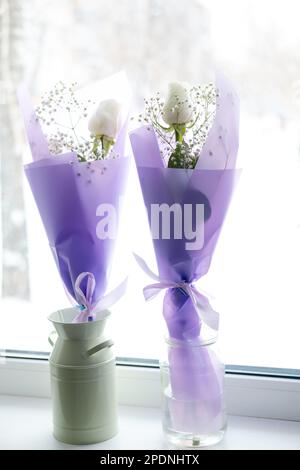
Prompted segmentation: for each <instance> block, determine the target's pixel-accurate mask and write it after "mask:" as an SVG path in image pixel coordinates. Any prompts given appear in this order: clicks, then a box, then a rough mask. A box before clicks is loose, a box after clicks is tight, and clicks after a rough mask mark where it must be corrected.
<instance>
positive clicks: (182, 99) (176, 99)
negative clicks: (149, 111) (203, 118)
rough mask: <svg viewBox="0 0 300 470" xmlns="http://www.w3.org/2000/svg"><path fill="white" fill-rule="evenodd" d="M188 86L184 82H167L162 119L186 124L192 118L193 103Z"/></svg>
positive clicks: (171, 122) (169, 122) (170, 123)
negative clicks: (167, 87)
mask: <svg viewBox="0 0 300 470" xmlns="http://www.w3.org/2000/svg"><path fill="white" fill-rule="evenodd" d="M189 90H190V86H189V84H188V83H184V82H172V83H169V89H168V94H167V98H166V101H165V104H164V106H163V110H162V117H163V120H164V121H165V122H166V123H167V124H169V125H170V126H171V125H172V124H187V123H188V122H190V121H191V120H192V119H193V115H194V111H193V103H192V101H191V97H190V92H189Z"/></svg>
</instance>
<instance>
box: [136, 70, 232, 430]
mask: <svg viewBox="0 0 300 470" xmlns="http://www.w3.org/2000/svg"><path fill="white" fill-rule="evenodd" d="M216 87H217V89H218V94H219V96H218V98H217V108H216V116H215V120H214V123H213V125H212V128H211V130H210V132H209V135H208V137H207V140H206V143H205V145H204V147H203V149H202V152H201V155H200V157H199V160H198V162H197V165H196V168H195V169H194V170H184V169H176V168H175V169H173V168H166V166H165V164H164V161H163V159H162V157H161V154H160V149H159V146H158V141H157V138H156V136H155V133H154V131H153V129H152V128H151V127H150V128H149V126H144V127H141V128H139V129H136V130H135V131H133V132H132V133H131V134H130V140H131V144H132V149H133V153H134V157H135V161H136V166H137V171H138V175H139V180H140V185H141V189H142V193H143V197H144V203H145V206H146V208H147V212H148V218H149V223H150V224H151V205H153V204H163V203H166V204H168V205H169V206H171V205H172V204H174V203H176V204H180V206H181V208H182V214H183V221H182V224H183V225H184V218H185V216H187V217H190V218H191V215H190V214H187V215H185V212H184V205H185V204H191V205H192V206H193V207H195V206H196V204H203V205H204V220H203V219H202V220H201V222H200V223H201V224H202V225H201V226H200V225H199V226H197V227H196V226H195V224H196V223H197V219H196V217H195V215H194V212H192V225H193V229H195V230H197V232H198V231H200V230H201V229H204V231H203V244H202V246H201V247H200V248H199V249H192V250H191V249H189V250H188V249H187V248H186V247H187V245H186V243H187V242H189V241H190V240H189V239H187V238H186V236H185V232H184V230H182V232H183V236H182V237H181V238H180V239H176V238H175V236H174V231H173V232H172V230H171V237H170V239H163V238H162V237H160V238H157V239H153V246H154V250H155V255H156V261H157V266H158V271H159V277H160V279H161V280H164V281H166V280H167V281H172V282H176V283H180V282H182V281H184V282H186V283H189V284H192V283H194V282H195V281H197V280H198V279H200V278H201V277H202V276H203V275H205V274H206V273H207V272H208V270H209V267H210V263H211V260H212V256H213V252H214V249H215V246H216V243H217V241H218V238H219V235H220V231H221V228H222V224H223V222H224V219H225V216H226V212H227V209H228V206H229V203H230V199H231V196H232V192H233V189H234V186H235V182H236V179H237V176H238V174H239V171H238V170H236V169H235V166H236V156H237V150H238V135H239V132H238V126H239V100H238V97H237V95H236V93H235V90H234V89H233V87H232V85H231V83H230V82H229V81H228V80H227V79H226V78H225V77H224V76H223V75H221V74H218V75H217V77H216ZM203 224H204V227H203ZM152 231H153V227H152ZM206 300H207V299H206ZM207 302H208V300H207ZM163 315H164V318H165V320H166V324H167V327H168V332H169V336H170V338H171V339H172V340H175V341H178V342H179V344H181V346H179V347H170V348H169V366H170V382H171V392H170V394H171V396H172V397H173V400H170V413H171V417H172V422H173V426H174V428H175V429H176V430H180V431H186V432H197V431H199V430H200V431H213V430H214V429H219V428H220V426H219V425H220V420H221V413H222V388H223V387H222V382H223V373H224V371H223V368H222V366H221V365H220V364H219V363H218V361H217V360H216V358H215V356H214V355H213V354H212V353H210V352H208V348H206V347H200V346H199V345H200V344H201V341H202V338H201V330H202V327H203V319H202V318H201V310H200V311H199V308H197V307H196V306H195V303H194V302H193V301H192V298H191V296H189V295H188V294H187V292H185V291H184V290H183V289H181V288H180V287H178V288H176V287H174V288H170V289H168V290H167V291H166V294H165V297H164V302H163ZM192 344H193V345H197V344H198V347H192V346H191V345H192ZM199 428H200V429H199Z"/></svg>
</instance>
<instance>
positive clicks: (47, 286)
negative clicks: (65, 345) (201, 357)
mask: <svg viewBox="0 0 300 470" xmlns="http://www.w3.org/2000/svg"><path fill="white" fill-rule="evenodd" d="M299 13H300V6H299V2H298V1H296V0H285V1H283V0H278V1H276V2H274V0H273V1H271V0H251V1H250V0H227V1H226V2H224V1H221V0H209V1H208V0H189V1H188V2H178V1H177V0H144V1H140V0H118V1H117V0H111V1H110V2H107V1H104V0H97V1H96V0H90V1H89V2H86V1H84V0H77V1H75V0H73V1H70V0H68V1H67V0H59V1H58V0H52V1H49V0H39V1H37V0H28V1H27V2H22V1H21V0H11V1H8V0H0V41H1V44H0V45H1V47H0V54H1V67H0V85H1V94H0V116H1V126H0V143H1V144H0V145H1V180H0V185H1V194H2V197H1V204H0V210H1V227H0V237H1V238H0V240H1V244H0V250H1V268H2V271H1V272H2V277H1V304H0V305H1V313H0V315H1V329H0V347H1V348H2V349H3V350H20V351H31V352H43V351H44V352H46V351H49V346H48V344H47V335H48V333H49V331H50V325H48V322H47V320H46V315H47V314H49V313H51V312H52V311H54V310H55V309H57V308H62V307H64V306H66V307H67V306H68V305H69V304H68V300H67V299H66V296H65V293H64V290H63V287H62V285H61V282H60V278H59V276H58V274H57V271H56V267H55V265H54V261H53V259H52V258H51V253H50V250H49V248H48V246H47V239H46V236H45V234H44V230H43V227H42V224H41V221H40V218H39V215H38V212H37V209H36V207H35V204H34V201H33V198H32V195H31V193H30V191H29V188H28V185H27V182H26V181H25V178H24V174H23V169H22V164H23V162H24V161H28V159H29V150H28V147H27V144H26V142H25V140H24V133H23V125H22V121H21V117H20V114H19V111H18V107H17V103H16V94H15V92H16V87H17V85H18V84H19V82H20V81H22V80H23V79H26V80H27V81H28V82H29V84H30V90H31V93H32V94H33V95H34V96H35V97H36V96H38V95H40V94H41V93H42V92H43V91H44V90H47V89H48V88H49V87H50V86H51V85H53V84H54V83H55V82H56V81H57V80H59V79H63V80H64V81H72V80H76V81H78V82H79V83H82V84H83V85H85V84H87V83H89V82H92V81H94V80H99V79H101V78H104V77H106V76H108V75H110V74H112V73H114V72H116V71H118V70H120V69H124V70H125V71H126V72H127V74H128V76H129V79H130V81H131V83H132V87H133V90H134V103H133V113H134V112H136V111H138V110H139V109H141V108H142V105H143V97H144V96H147V94H149V93H153V92H155V91H156V90H158V89H159V90H163V89H164V88H165V86H166V84H167V82H168V81H169V80H171V79H179V80H186V81H189V82H191V83H198V82H205V81H208V80H211V79H212V71H213V68H214V67H215V66H217V67H218V68H220V69H222V70H223V71H224V72H225V73H226V74H228V75H229V76H230V77H231V79H232V80H233V81H234V82H235V83H236V86H237V89H238V91H239V94H240V98H241V127H240V151H239V159H240V164H241V166H243V173H242V176H241V179H240V182H239V184H238V187H237V190H236V192H235V195H234V199H233V201H232V205H231V208H230V211H229V213H228V217H227V219H226V222H225V225H224V229H223V233H222V235H221V237H220V241H219V244H218V246H217V250H216V252H215V256H214V259H213V263H212V266H211V269H210V272H209V274H208V275H207V276H206V277H205V278H203V279H202V280H201V281H200V282H199V286H203V288H204V289H206V290H207V291H208V292H210V293H212V294H213V295H214V296H215V297H216V302H217V305H218V308H219V311H220V313H221V329H220V343H221V347H222V350H223V356H224V359H225V361H226V363H227V364H232V365H239V366H254V367H262V368H266V367H272V368H284V369H300V346H299V341H298V336H299V334H298V330H299V326H300V320H299V312H300V296H299V293H298V291H299V288H298V285H299V279H300V236H299V235H300V184H299V181H300V153H299V149H300V125H299V124H300V117H299V116H300V103H299V100H300V59H299V48H300V30H299V27H298V17H299ZM127 189H128V191H127V196H126V203H125V210H124V212H123V224H122V226H121V233H120V237H119V244H118V249H117V252H116V255H115V259H114V273H112V278H111V287H113V286H114V283H115V282H116V281H117V279H119V277H120V275H121V274H127V273H128V274H129V275H130V282H129V287H128V292H127V295H126V296H125V297H124V298H123V299H122V300H121V301H120V302H119V303H118V304H117V305H116V306H115V307H114V308H113V314H112V317H111V319H110V320H109V328H110V329H111V330H112V336H113V338H114V340H115V343H116V346H117V353H118V355H119V356H121V357H127V358H143V359H157V357H158V354H159V347H160V346H159V345H160V343H161V337H162V335H163V329H164V324H163V319H162V314H161V309H162V307H161V305H162V299H161V297H160V298H157V299H155V300H154V301H152V302H151V303H148V304H145V302H144V300H143V296H142V287H143V286H144V285H146V284H147V283H150V282H151V280H149V279H147V277H146V276H145V275H144V274H143V273H141V272H140V270H139V268H138V267H137V266H136V265H135V262H134V260H133V259H132V256H131V251H133V250H134V251H136V252H137V253H140V254H143V256H144V257H145V258H146V260H147V262H148V263H149V264H150V265H151V266H152V267H153V268H154V267H155V263H154V256H153V251H152V247H151V239H150V234H149V230H148V225H147V220H146V214H145V210H144V207H143V202H142V196H141V192H140V187H139V182H138V179H137V176H136V172H135V168H134V162H132V169H131V173H130V181H129V184H128V188H127ZM121 271H122V273H121Z"/></svg>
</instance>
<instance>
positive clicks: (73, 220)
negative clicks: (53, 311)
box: [19, 87, 129, 306]
mask: <svg viewBox="0 0 300 470" xmlns="http://www.w3.org/2000/svg"><path fill="white" fill-rule="evenodd" d="M19 102H20V107H21V110H22V113H23V117H24V122H25V128H26V132H27V137H28V141H29V145H30V147H31V152H32V156H33V160H34V161H33V162H32V163H30V164H28V165H25V173H26V176H27V178H28V181H29V184H30V187H31V190H32V193H33V196H34V198H35V201H36V204H37V207H38V210H39V212H40V216H41V218H42V221H43V224H44V227H45V230H46V233H47V237H48V240H49V245H50V248H51V251H52V253H53V256H54V259H55V262H56V265H57V268H58V271H59V274H60V276H61V279H62V281H63V283H64V286H65V288H66V290H67V292H68V294H69V296H71V297H72V299H73V300H74V303H75V302H76V294H75V290H74V287H75V281H76V279H77V277H78V275H79V274H81V273H83V272H90V273H92V274H93V275H94V277H95V281H96V285H95V290H94V293H93V296H92V305H93V306H95V305H96V304H97V302H98V301H99V299H101V297H102V296H103V294H104V293H105V291H106V288H107V283H108V276H109V270H110V265H111V259H112V254H113V249H114V243H115V240H114V239H110V238H106V239H99V238H98V237H97V235H96V226H97V223H98V222H99V221H100V217H99V216H97V215H96V210H97V207H98V206H99V204H103V203H108V204H112V205H113V206H114V207H115V209H116V214H117V219H118V215H119V210H120V207H119V198H120V197H121V196H122V194H123V193H124V189H125V182H126V177H127V172H128V166H129V159H128V158H127V157H124V156H123V155H124V146H125V138H126V131H127V124H126V123H124V124H123V127H122V129H121V131H120V133H119V135H118V137H117V141H116V144H115V145H114V148H113V150H114V153H115V154H119V155H120V157H117V158H115V159H112V158H108V159H105V160H99V161H94V162H92V163H79V162H78V160H77V156H76V154H73V153H68V154H63V155H59V156H57V155H51V154H50V153H49V150H48V145H47V141H46V138H45V137H44V135H43V133H42V130H41V127H40V124H39V122H38V121H37V119H36V115H35V112H34V109H33V107H32V104H31V100H30V97H29V95H28V92H27V90H26V89H25V88H24V87H22V88H20V90H19ZM41 275H42V273H41ZM81 287H82V290H83V291H84V290H85V289H86V280H85V281H83V282H82V286H81Z"/></svg>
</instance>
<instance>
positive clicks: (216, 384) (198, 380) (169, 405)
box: [160, 338, 226, 448]
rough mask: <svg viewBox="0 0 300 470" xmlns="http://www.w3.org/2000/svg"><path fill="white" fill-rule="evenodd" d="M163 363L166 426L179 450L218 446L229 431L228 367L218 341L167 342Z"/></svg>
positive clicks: (163, 412)
mask: <svg viewBox="0 0 300 470" xmlns="http://www.w3.org/2000/svg"><path fill="white" fill-rule="evenodd" d="M166 343H167V348H166V356H165V357H164V358H163V359H162V360H161V361H160V370H161V382H162V424H163V430H164V433H165V436H166V438H167V440H168V442H169V443H170V444H172V445H174V446H176V447H181V448H182V447H183V448H184V447H194V448H197V447H205V446H209V445H214V444H216V443H218V442H219V441H220V440H221V439H222V438H223V436H224V433H225V429H226V412H225V404H224V393H223V390H224V365H223V364H222V362H221V361H220V360H219V357H218V353H217V350H216V339H215V338H214V339H211V340H206V341H202V340H200V339H199V338H198V339H197V340H192V341H191V340H187V341H182V340H174V339H171V338H167V339H166Z"/></svg>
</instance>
